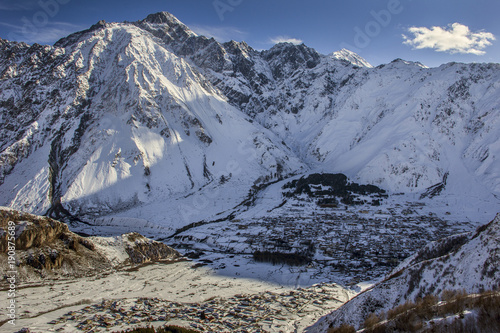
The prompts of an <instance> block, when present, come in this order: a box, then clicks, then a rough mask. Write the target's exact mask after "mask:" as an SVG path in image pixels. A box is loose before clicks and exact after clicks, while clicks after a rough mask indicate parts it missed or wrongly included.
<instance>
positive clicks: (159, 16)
mask: <svg viewBox="0 0 500 333" xmlns="http://www.w3.org/2000/svg"><path fill="white" fill-rule="evenodd" d="M142 22H149V23H154V24H164V23H167V24H176V25H177V24H180V25H184V24H183V23H182V22H181V21H179V19H178V18H177V17H175V16H174V15H172V14H170V13H169V12H158V13H154V14H149V15H148V16H147V17H146V18H145V19H144V20H142Z"/></svg>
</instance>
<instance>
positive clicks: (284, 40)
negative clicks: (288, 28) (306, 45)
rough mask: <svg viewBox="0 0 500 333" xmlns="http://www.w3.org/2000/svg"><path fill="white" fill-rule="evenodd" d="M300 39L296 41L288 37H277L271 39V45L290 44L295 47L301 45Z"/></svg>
mask: <svg viewBox="0 0 500 333" xmlns="http://www.w3.org/2000/svg"><path fill="white" fill-rule="evenodd" d="M302 42H303V41H302V39H297V38H291V37H288V36H277V37H274V38H271V43H273V44H278V43H292V44H295V45H299V44H302Z"/></svg>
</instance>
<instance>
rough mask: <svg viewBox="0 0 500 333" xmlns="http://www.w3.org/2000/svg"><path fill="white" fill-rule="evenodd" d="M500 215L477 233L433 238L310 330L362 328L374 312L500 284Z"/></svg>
mask: <svg viewBox="0 0 500 333" xmlns="http://www.w3.org/2000/svg"><path fill="white" fill-rule="evenodd" d="M499 261H500V214H498V215H497V216H496V218H495V219H494V220H493V221H491V222H490V223H489V224H487V225H484V226H482V227H480V228H478V230H477V231H476V232H475V233H470V234H463V235H457V236H452V237H450V238H446V239H443V240H442V241H438V242H433V243H431V244H429V245H428V246H426V247H424V248H423V249H421V250H420V251H418V252H417V253H416V254H415V255H413V256H412V257H410V258H408V259H407V260H405V261H404V262H403V263H402V264H401V265H400V266H399V267H397V268H396V269H395V270H394V271H393V272H392V273H391V274H390V275H389V276H388V277H387V278H386V279H385V280H384V281H382V282H380V283H378V284H376V285H375V286H374V287H372V288H371V289H369V290H367V291H365V292H363V293H361V294H359V295H358V296H356V297H355V298H353V299H352V300H351V301H349V302H348V303H346V304H345V305H343V306H342V307H341V308H340V309H338V310H337V311H334V312H333V313H332V314H330V315H328V316H327V317H325V318H323V319H322V320H321V321H320V322H319V323H318V324H317V325H315V327H314V328H313V329H311V330H310V332H326V331H327V329H328V327H329V326H330V327H338V326H340V325H342V324H344V323H346V324H349V325H353V326H355V327H359V325H361V324H362V321H363V320H364V319H365V318H366V317H367V316H368V315H369V314H370V313H372V312H381V311H387V310H389V309H392V308H394V307H395V306H397V305H400V304H402V303H404V302H405V301H406V300H409V301H415V300H416V298H417V297H424V296H426V295H429V294H430V295H434V296H440V295H441V294H442V293H443V291H445V290H462V289H465V291H466V292H468V293H475V292H480V291H484V290H492V289H497V288H498V286H500V269H499V266H498V262H499Z"/></svg>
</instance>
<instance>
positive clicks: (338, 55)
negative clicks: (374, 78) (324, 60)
mask: <svg viewBox="0 0 500 333" xmlns="http://www.w3.org/2000/svg"><path fill="white" fill-rule="evenodd" d="M331 57H332V58H334V59H337V60H345V61H348V62H350V63H351V64H353V65H355V66H358V67H368V68H372V67H373V66H372V65H371V64H370V63H369V62H368V61H366V60H365V59H364V58H363V57H361V56H360V55H358V54H357V53H354V52H352V51H349V50H348V49H342V50H340V51H337V52H333V53H332V54H331Z"/></svg>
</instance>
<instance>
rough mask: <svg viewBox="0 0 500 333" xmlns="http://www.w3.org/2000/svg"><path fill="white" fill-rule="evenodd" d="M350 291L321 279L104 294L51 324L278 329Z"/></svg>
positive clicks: (88, 328)
mask: <svg viewBox="0 0 500 333" xmlns="http://www.w3.org/2000/svg"><path fill="white" fill-rule="evenodd" d="M348 297H349V295H347V294H346V293H345V291H343V289H342V288H339V287H338V286H336V285H329V284H318V285H314V286H311V287H309V288H299V289H297V290H292V291H286V292H283V293H274V292H269V291H268V292H263V293H259V294H253V295H244V294H239V295H234V296H233V297H226V298H222V297H213V298H210V299H207V300H205V301H203V302H200V303H178V302H174V301H169V300H164V299H159V298H139V299H134V300H103V301H102V302H100V303H97V304H93V305H88V306H86V307H84V308H82V309H81V310H77V311H71V312H68V313H66V314H65V315H63V316H61V317H60V318H58V319H56V320H53V321H52V322H51V323H50V324H51V325H54V330H55V331H64V330H65V329H67V327H68V324H69V326H72V327H75V328H76V329H77V330H80V331H84V332H106V331H111V330H112V331H117V330H119V329H121V327H123V329H125V328H127V329H130V328H131V327H133V326H137V327H146V326H149V325H155V326H159V325H163V324H175V325H181V326H184V327H191V328H193V329H195V330H199V331H200V332H239V333H244V332H248V333H250V332H268V331H279V330H280V329H283V328H284V327H287V325H291V323H292V322H293V321H294V320H298V319H300V318H301V317H304V316H308V315H310V314H311V312H314V313H317V312H321V314H323V312H325V311H328V309H332V308H333V307H338V306H339V305H340V304H342V303H344V302H345V301H347V300H348ZM321 314H320V315H321ZM285 331H288V330H285Z"/></svg>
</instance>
